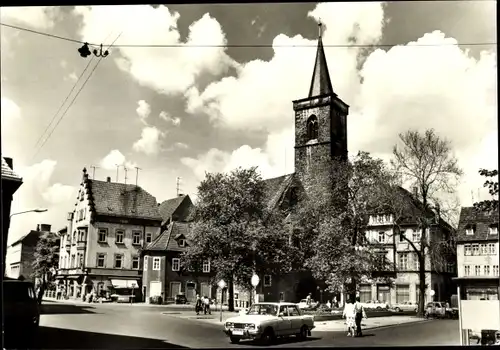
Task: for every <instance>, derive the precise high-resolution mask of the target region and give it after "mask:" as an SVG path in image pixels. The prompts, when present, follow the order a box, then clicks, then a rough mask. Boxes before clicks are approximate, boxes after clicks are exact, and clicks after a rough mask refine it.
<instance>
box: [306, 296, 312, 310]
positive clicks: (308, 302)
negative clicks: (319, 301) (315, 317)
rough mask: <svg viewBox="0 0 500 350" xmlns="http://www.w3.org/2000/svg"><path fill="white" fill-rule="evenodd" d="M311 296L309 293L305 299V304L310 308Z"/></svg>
mask: <svg viewBox="0 0 500 350" xmlns="http://www.w3.org/2000/svg"><path fill="white" fill-rule="evenodd" d="M311 298H312V296H311V293H309V294H308V295H307V298H306V304H307V307H310V306H311V302H312V299H311Z"/></svg>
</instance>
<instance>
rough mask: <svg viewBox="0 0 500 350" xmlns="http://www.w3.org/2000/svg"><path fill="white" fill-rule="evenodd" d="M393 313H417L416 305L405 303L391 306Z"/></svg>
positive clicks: (409, 302)
mask: <svg viewBox="0 0 500 350" xmlns="http://www.w3.org/2000/svg"><path fill="white" fill-rule="evenodd" d="M392 308H393V309H394V311H396V312H403V311H415V312H416V311H417V308H418V305H417V304H414V303H412V302H411V301H405V302H403V303H397V304H394V305H393V306H392Z"/></svg>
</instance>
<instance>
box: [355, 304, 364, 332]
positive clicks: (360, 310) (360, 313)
mask: <svg viewBox="0 0 500 350" xmlns="http://www.w3.org/2000/svg"><path fill="white" fill-rule="evenodd" d="M354 312H355V314H356V315H355V320H354V321H355V323H356V337H362V336H363V334H362V332H361V320H362V319H363V318H365V319H366V313H365V308H364V306H363V304H361V300H360V298H359V297H356V303H355V304H354Z"/></svg>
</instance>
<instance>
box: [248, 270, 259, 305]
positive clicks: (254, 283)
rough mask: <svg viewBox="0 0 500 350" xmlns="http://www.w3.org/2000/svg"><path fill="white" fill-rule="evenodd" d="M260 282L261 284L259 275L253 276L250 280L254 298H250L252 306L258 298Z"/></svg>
mask: <svg viewBox="0 0 500 350" xmlns="http://www.w3.org/2000/svg"><path fill="white" fill-rule="evenodd" d="M259 282H260V278H259V276H257V274H253V276H252V279H251V280H250V283H251V284H252V287H253V288H252V298H250V301H251V304H250V306H252V304H253V303H255V299H256V297H257V286H258V285H259Z"/></svg>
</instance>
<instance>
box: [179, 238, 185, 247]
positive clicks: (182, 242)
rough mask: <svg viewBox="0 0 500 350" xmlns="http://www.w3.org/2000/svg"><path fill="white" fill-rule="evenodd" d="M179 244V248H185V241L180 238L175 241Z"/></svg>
mask: <svg viewBox="0 0 500 350" xmlns="http://www.w3.org/2000/svg"><path fill="white" fill-rule="evenodd" d="M177 243H178V244H179V247H185V246H186V240H185V239H184V238H181V239H179V240H178V241H177Z"/></svg>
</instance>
